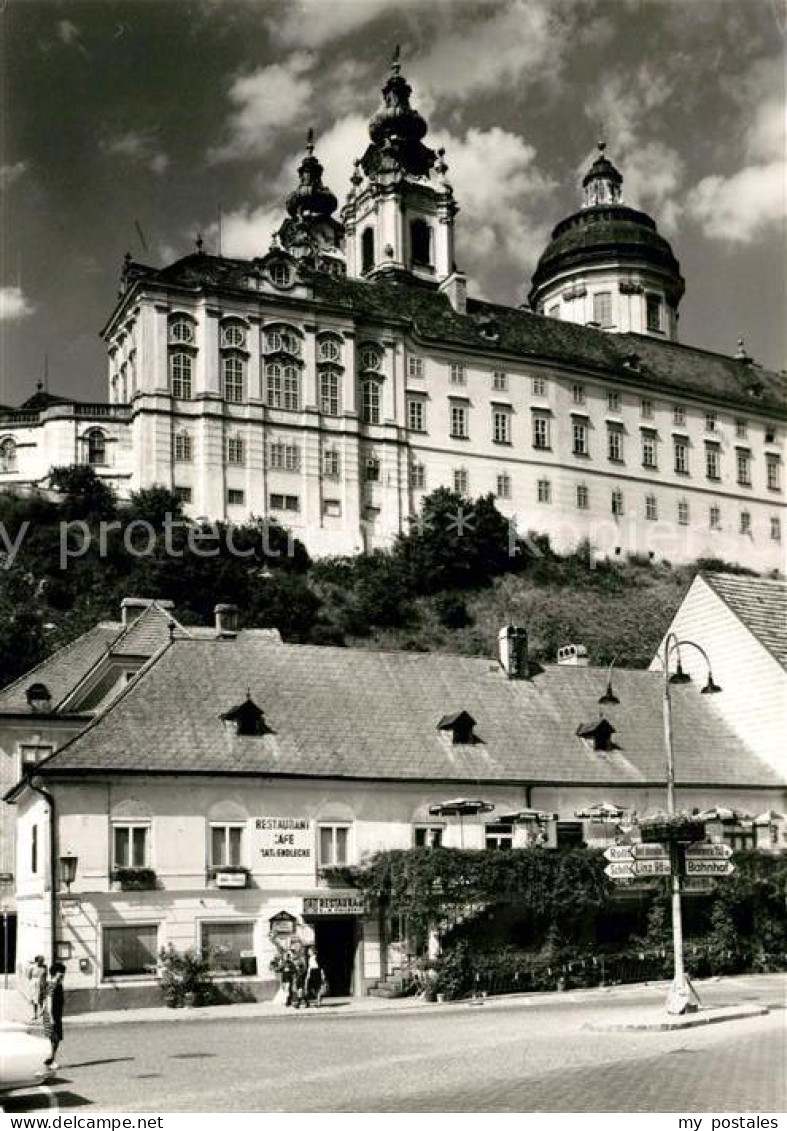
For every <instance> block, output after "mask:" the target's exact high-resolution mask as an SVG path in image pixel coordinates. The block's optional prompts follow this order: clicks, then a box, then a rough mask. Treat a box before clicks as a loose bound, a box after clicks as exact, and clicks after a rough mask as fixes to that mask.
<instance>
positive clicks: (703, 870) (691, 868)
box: [686, 857, 735, 876]
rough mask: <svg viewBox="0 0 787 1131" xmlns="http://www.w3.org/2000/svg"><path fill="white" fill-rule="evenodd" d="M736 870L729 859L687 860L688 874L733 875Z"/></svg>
mask: <svg viewBox="0 0 787 1131" xmlns="http://www.w3.org/2000/svg"><path fill="white" fill-rule="evenodd" d="M734 871H735V865H734V864H731V863H730V861H729V860H696V859H695V860H692V859H691V858H690V857H689V858H687V860H686V875H687V876H731V875H732V873H733V872H734Z"/></svg>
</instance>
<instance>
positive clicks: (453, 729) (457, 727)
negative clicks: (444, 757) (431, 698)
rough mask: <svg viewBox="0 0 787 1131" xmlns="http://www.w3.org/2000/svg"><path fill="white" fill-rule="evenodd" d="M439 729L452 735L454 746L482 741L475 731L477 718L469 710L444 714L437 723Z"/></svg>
mask: <svg viewBox="0 0 787 1131" xmlns="http://www.w3.org/2000/svg"><path fill="white" fill-rule="evenodd" d="M437 729H438V730H440V731H443V732H445V733H447V734H450V735H451V743H452V745H453V746H470V745H472V744H473V743H475V742H479V741H480V739H479V738H478V735H477V734H476V733H475V719H474V718H473V716H472V715H471V714H469V713H468V712H467V711H456V712H455V713H454V714H453V715H443V717H442V719H440V722H439V723H438V724H437Z"/></svg>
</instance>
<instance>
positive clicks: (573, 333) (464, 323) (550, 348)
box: [124, 254, 787, 415]
mask: <svg viewBox="0 0 787 1131" xmlns="http://www.w3.org/2000/svg"><path fill="white" fill-rule="evenodd" d="M132 266H133V275H134V277H135V278H138V279H140V280H145V281H150V282H160V283H161V284H163V285H165V286H176V287H185V288H188V289H190V290H197V291H198V290H200V289H202V288H203V287H207V288H211V287H228V288H240V289H247V288H248V286H249V283H248V279H249V277H250V275H253V273H254V270H255V266H254V263H253V262H250V261H248V260H241V259H224V258H219V257H217V256H210V255H204V254H203V255H189V256H186V257H185V258H184V259H180V260H178V261H177V262H175V263H172V264H170V265H169V266H167V267H165V268H162V269H160V270H157V269H155V268H152V267H147V266H145V265H143V264H133V265H132ZM308 283H309V287H310V290H311V294H312V296H313V299H314V300H315V301H316V302H318V303H321V304H324V305H326V306H329V307H332V308H337V309H340V310H344V311H346V312H347V313H348V314H351V315H355V316H356V317H358V318H370V319H380V320H382V321H385V322H389V323H390V322H391V321H397V320H398V321H402V322H404V323H406V324H407V325H408V326H409V327H410V329H411V330H412V332H413V333H414V334H415V335H416V336H417V337H420V338H421V339H424V340H427V341H431V342H434V343H435V344H442V343H445V344H446V345H451V344H452V345H457V346H465V347H468V348H471V349H474V350H481V349H483V350H484V351H486V352H488V353H489V354H490V355H492V356H494V355H495V354H496V353H499V354H514V355H518V356H519V357H523V358H532V359H538V360H543V361H546V362H550V361H552V362H557V363H563V364H567V365H572V366H582V367H585V368H588V369H590V370H593V369H596V370H598V371H599V372H600V373H601V374H603V376H604V379H608V378H617V379H620V380H622V381H626V382H630V383H636V384H642V383H647V384H650V385H655V386H657V387H658V386H663V387H664V388H665V389H671V390H674V391H675V392H681V393H684V394H688V395H693V396H695V397H697V398H698V399H699V400H703V401H707V400H709V399H710V400H713V401H721V402H728V403H730V404H731V405H736V406H738V407H740V406H741V405H744V404H745V405H747V406H749V407H750V408H751V407H752V406H754V407H755V408H761V409H762V410H764V411H770V412H775V413H776V414H778V415H785V414H787V377H786V376H785V375H784V374H782V373H775V372H772V371H770V370H766V369H761V368H760V367H759V366H756V365H753V364H751V363H747V362H744V361H740V360H738V359H736V358H733V357H727V356H725V355H723V354H717V353H711V352H709V351H707V350H701V349H695V348H692V347H690V346H684V345H680V344H678V343H675V342H666V341H660V340H659V339H657V338H653V337H647V336H644V335H640V334H610V333H606V332H604V331H603V330H596V329H593V328H592V327H587V326H579V325H576V324H574V323H571V322H562V321H560V320H558V319H555V318H547V317H544V316H543V315H540V314H534V313H532V312H531V311H527V310H522V309H520V308H518V307H512V306H503V305H499V304H495V303H489V302H482V301H479V300H477V299H472V298H471V299H468V302H467V313H466V314H460V313H458V312H457V311H456V310H454V308H453V307H452V306H451V304H450V302H449V300H448V298H447V296H446V295H444V294H441V293H440V292H438V291H436V290H434V289H430V288H429V287H427V286H424V285H418V284H416V283H408V282H403V283H391V282H384V281H381V280H375V281H374V282H371V283H370V282H368V281H365V280H362V279H348V278H345V277H341V276H338V277H337V276H331V275H328V274H327V273H319V272H315V273H314V274H313V275H312V276H310V277H309V279H308ZM124 301H125V300H124ZM490 326H492V327H493V329H494V333H493V334H492V335H490V334H489V328H490ZM633 354H636V355H637V361H636V368H634V367H632V365H631V357H632V355H633ZM753 385H754V386H756V387H757V388H758V389H759V392H757V393H756V394H753V393H752V391H751V390H752V386H753Z"/></svg>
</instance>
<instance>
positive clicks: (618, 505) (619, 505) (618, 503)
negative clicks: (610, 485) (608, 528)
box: [611, 489, 623, 516]
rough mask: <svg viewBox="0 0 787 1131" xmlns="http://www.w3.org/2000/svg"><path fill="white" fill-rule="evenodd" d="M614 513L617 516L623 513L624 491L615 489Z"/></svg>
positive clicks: (613, 496)
mask: <svg viewBox="0 0 787 1131" xmlns="http://www.w3.org/2000/svg"><path fill="white" fill-rule="evenodd" d="M611 502H612V513H613V514H614V515H616V516H619V515H622V514H623V492H622V491H619V490H617V489H615V490H614V491H613V492H612V497H611Z"/></svg>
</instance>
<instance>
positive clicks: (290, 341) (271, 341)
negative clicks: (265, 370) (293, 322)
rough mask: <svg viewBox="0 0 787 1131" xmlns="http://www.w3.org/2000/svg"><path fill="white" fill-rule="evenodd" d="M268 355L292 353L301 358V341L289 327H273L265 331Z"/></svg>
mask: <svg viewBox="0 0 787 1131" xmlns="http://www.w3.org/2000/svg"><path fill="white" fill-rule="evenodd" d="M265 352H266V353H291V354H292V355H293V357H300V356H301V339H300V338H299V337H298V335H297V333H296V332H295V331H294V330H292V329H290V327H289V326H271V327H269V328H268V329H266V331H265Z"/></svg>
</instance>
